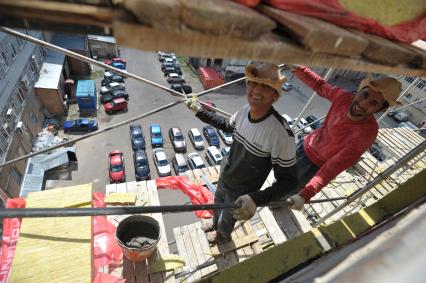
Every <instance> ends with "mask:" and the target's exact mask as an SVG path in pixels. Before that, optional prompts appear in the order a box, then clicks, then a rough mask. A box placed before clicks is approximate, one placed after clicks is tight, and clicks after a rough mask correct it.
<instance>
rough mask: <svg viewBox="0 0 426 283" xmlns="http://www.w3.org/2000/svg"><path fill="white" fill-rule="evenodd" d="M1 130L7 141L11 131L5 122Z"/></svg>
mask: <svg viewBox="0 0 426 283" xmlns="http://www.w3.org/2000/svg"><path fill="white" fill-rule="evenodd" d="M1 130H2V132H3V133H5V136H6V137H7V138H8V139H9V136H10V133H11V132H12V130H11V129H10V126H9V124H8V123H7V122H5V123H4V124H3V126H2V127H1Z"/></svg>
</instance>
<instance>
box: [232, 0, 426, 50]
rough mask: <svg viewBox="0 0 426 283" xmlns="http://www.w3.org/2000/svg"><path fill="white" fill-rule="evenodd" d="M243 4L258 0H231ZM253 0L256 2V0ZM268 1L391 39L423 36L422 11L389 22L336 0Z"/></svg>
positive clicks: (425, 31)
mask: <svg viewBox="0 0 426 283" xmlns="http://www.w3.org/2000/svg"><path fill="white" fill-rule="evenodd" d="M234 1H235V2H238V3H240V4H243V5H246V6H251V7H252V6H256V5H257V4H259V2H260V0H258V1H256V0H234ZM256 2H257V3H256ZM264 2H266V3H268V4H269V5H271V6H273V7H275V8H279V9H281V10H285V11H288V12H291V13H295V14H300V15H304V16H309V17H315V18H319V19H322V20H324V21H327V22H331V23H333V24H335V25H338V26H342V27H347V28H353V29H357V30H360V31H363V32H366V33H372V34H376V35H378V36H380V37H384V38H388V39H391V40H395V41H400V42H407V43H411V42H414V41H416V40H418V39H422V40H426V13H423V14H422V15H421V16H419V17H418V18H417V19H413V20H411V21H407V22H404V23H400V24H397V25H393V26H385V25H382V24H381V23H379V22H377V21H376V20H373V19H369V18H365V17H362V16H359V15H357V14H355V13H353V12H351V11H349V10H346V8H345V7H343V6H342V5H340V3H339V0H265V1H264Z"/></svg>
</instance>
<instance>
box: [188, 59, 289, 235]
mask: <svg viewBox="0 0 426 283" xmlns="http://www.w3.org/2000/svg"><path fill="white" fill-rule="evenodd" d="M285 80H286V79H285V78H284V77H283V76H282V75H281V72H280V71H279V69H278V66H277V65H275V64H260V65H254V64H251V65H248V66H247V67H246V83H247V99H248V105H245V106H243V107H242V108H241V109H240V110H238V111H237V112H236V113H235V114H234V115H232V117H230V118H224V117H221V116H218V115H216V114H215V113H212V112H209V111H206V110H204V109H203V108H202V107H201V106H200V104H199V103H198V101H197V100H196V99H195V98H191V99H188V100H187V102H186V104H187V106H188V107H189V108H190V109H191V110H192V111H194V112H195V113H196V117H198V118H199V119H200V120H202V121H204V122H206V123H208V124H210V125H212V126H214V127H216V128H218V129H221V130H223V131H226V132H233V138H234V141H233V143H232V145H231V149H230V151H229V153H228V154H227V155H226V156H225V157H224V158H223V160H222V162H221V165H220V169H221V170H220V176H219V180H218V185H217V191H216V194H215V200H214V202H215V203H216V204H218V203H232V202H235V203H237V204H240V205H241V208H240V209H236V210H234V211H232V210H226V209H224V210H215V211H214V217H213V221H212V223H211V224H210V225H207V226H206V227H204V229H203V230H205V231H209V230H212V231H211V232H209V233H208V234H207V238H208V240H209V242H211V243H215V242H218V241H228V240H230V239H231V233H232V231H233V229H234V225H235V221H236V220H248V219H250V218H251V217H253V215H254V214H255V212H256V208H257V206H260V205H265V204H267V203H269V202H270V201H278V200H280V199H281V198H282V197H284V196H288V195H290V194H291V192H294V190H295V189H296V184H297V177H296V171H295V169H296V166H295V164H296V159H295V149H296V145H295V139H294V135H293V132H292V131H291V129H290V127H289V125H288V124H287V122H286V121H285V120H284V118H283V117H281V115H280V114H279V113H278V112H277V111H276V110H275V109H274V108H273V106H272V104H273V103H274V102H275V101H277V100H278V99H279V97H280V96H281V92H282V90H281V87H282V85H283V83H284V82H285ZM271 169H273V170H274V175H275V178H276V182H275V183H274V184H272V186H270V187H267V188H265V189H264V190H260V189H261V187H262V185H263V184H264V183H265V180H266V178H267V176H268V175H269V173H270V171H271Z"/></svg>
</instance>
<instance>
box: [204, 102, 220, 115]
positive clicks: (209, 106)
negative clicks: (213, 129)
mask: <svg viewBox="0 0 426 283" xmlns="http://www.w3.org/2000/svg"><path fill="white" fill-rule="evenodd" d="M201 106H202V107H203V108H204V109H205V110H206V111H209V112H212V113H216V110H214V109H213V108H212V107H215V108H216V104H214V103H213V102H211V101H205V102H204V104H201Z"/></svg>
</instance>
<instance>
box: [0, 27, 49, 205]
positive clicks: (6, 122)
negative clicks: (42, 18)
mask: <svg viewBox="0 0 426 283" xmlns="http://www.w3.org/2000/svg"><path fill="white" fill-rule="evenodd" d="M20 32H22V33H26V34H28V35H30V36H33V37H36V38H39V39H42V40H46V37H45V34H43V33H42V32H37V31H28V30H20ZM44 55H45V51H44V50H43V48H42V47H40V46H37V45H35V44H33V43H30V42H27V41H24V40H22V39H20V38H16V37H14V36H11V35H8V34H5V33H0V162H1V163H3V162H6V161H8V160H12V159H15V158H17V157H20V156H22V155H25V154H28V153H29V152H31V147H32V141H33V138H34V137H35V136H36V135H37V133H38V132H39V131H40V130H41V128H42V126H43V121H44V115H43V109H42V106H41V103H40V101H39V100H38V98H37V96H36V95H35V93H34V88H33V86H34V83H35V81H37V79H38V76H39V71H40V68H41V66H42V62H43V57H44ZM25 166H26V161H25V160H22V161H19V162H16V163H13V164H10V165H7V166H4V167H2V168H0V198H1V200H2V202H4V201H5V199H6V198H8V197H17V196H19V191H20V186H21V183H22V179H23V175H24V172H25Z"/></svg>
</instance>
